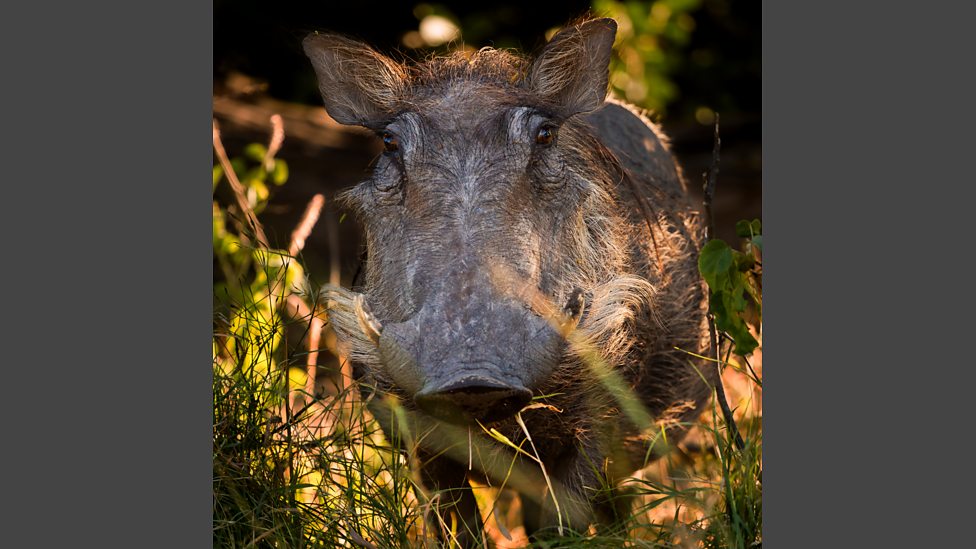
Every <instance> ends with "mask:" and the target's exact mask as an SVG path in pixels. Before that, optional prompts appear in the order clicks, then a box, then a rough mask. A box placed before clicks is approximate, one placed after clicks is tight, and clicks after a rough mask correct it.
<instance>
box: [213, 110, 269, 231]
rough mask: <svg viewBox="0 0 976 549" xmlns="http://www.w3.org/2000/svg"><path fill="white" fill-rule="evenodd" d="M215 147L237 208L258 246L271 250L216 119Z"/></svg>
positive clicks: (214, 128)
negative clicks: (232, 162) (225, 146)
mask: <svg viewBox="0 0 976 549" xmlns="http://www.w3.org/2000/svg"><path fill="white" fill-rule="evenodd" d="M213 146H214V151H215V152H216V153H217V158H218V159H219V160H220V165H221V166H222V167H223V168H224V175H225V176H227V181H228V182H229V183H230V188H231V189H233V191H234V198H235V199H237V207H238V208H240V209H241V213H242V214H244V218H245V219H247V224H248V225H250V226H251V230H252V231H254V237H255V238H256V239H257V241H258V245H259V246H261V247H263V248H265V249H267V248H269V247H270V246H268V237H266V236H265V235H264V227H262V226H261V222H260V221H258V218H257V216H256V215H254V210H252V209H251V205H250V204H248V202H247V193H246V192H245V191H244V186H243V185H241V181H240V179H238V178H237V173H235V172H234V167H233V166H231V164H230V159H229V158H227V151H225V150H224V144H223V142H221V140H220V128H219V127H218V126H217V120H216V119H214V121H213Z"/></svg>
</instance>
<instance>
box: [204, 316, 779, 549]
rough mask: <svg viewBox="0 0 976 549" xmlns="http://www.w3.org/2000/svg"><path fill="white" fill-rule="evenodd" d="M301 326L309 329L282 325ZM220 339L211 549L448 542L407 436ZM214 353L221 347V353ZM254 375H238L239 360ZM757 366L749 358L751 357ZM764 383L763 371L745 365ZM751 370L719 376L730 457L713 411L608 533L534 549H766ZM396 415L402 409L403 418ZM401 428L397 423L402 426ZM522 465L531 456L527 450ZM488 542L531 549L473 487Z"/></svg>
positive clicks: (647, 477)
mask: <svg viewBox="0 0 976 549" xmlns="http://www.w3.org/2000/svg"><path fill="white" fill-rule="evenodd" d="M276 322H281V323H282V325H281V327H280V329H281V330H286V329H287V328H288V327H289V326H288V324H289V323H291V324H292V325H293V326H292V327H294V325H298V326H299V327H300V326H301V325H303V324H304V325H307V324H308V322H307V320H306V319H296V320H287V321H286V320H283V319H281V318H276ZM250 337H251V336H249V335H247V336H242V335H236V336H234V335H230V334H226V333H225V334H222V335H221V336H219V337H218V338H217V339H218V340H219V341H224V342H226V341H227V340H228V339H236V341H235V344H234V345H231V346H230V347H233V348H234V349H236V356H233V357H229V356H219V355H220V353H218V354H217V356H215V360H214V378H213V380H214V381H213V383H214V385H213V394H214V417H213V421H214V433H213V434H214V440H213V443H214V447H213V452H214V455H213V459H214V465H213V472H214V478H213V502H214V509H213V524H214V527H213V532H214V538H213V544H214V546H215V547H413V546H417V547H420V546H423V547H439V546H441V544H440V543H439V542H438V541H437V540H436V536H435V535H434V532H435V531H436V528H437V525H438V524H441V525H443V526H445V527H446V528H447V529H448V530H450V529H451V517H450V516H447V517H444V516H438V515H437V514H436V513H435V512H433V511H432V509H433V505H432V502H433V501H436V500H437V499H439V498H443V497H447V496H448V494H438V493H429V492H427V491H426V490H425V489H424V487H423V486H422V484H421V482H420V480H419V477H418V475H417V474H416V472H415V471H414V469H412V468H411V467H410V462H411V455H412V452H410V451H407V452H405V453H403V452H399V451H396V450H394V449H393V447H394V445H397V446H399V445H403V446H406V447H407V448H408V450H409V448H410V447H412V445H415V444H416V436H417V435H418V433H414V438H413V439H408V440H405V441H392V442H393V443H394V444H391V441H388V440H386V438H385V437H384V435H383V433H382V431H381V430H380V429H379V425H378V423H377V421H376V420H375V419H373V417H372V416H371V415H370V413H369V412H368V411H367V409H366V408H365V407H364V406H363V403H362V402H360V401H359V398H358V395H357V394H356V393H355V391H356V389H355V387H354V386H349V387H347V388H345V389H344V390H343V391H342V392H338V393H334V394H328V395H325V396H321V397H320V398H316V399H310V398H308V395H307V393H306V391H305V380H304V379H294V378H296V377H297V376H294V375H292V376H288V375H287V373H288V372H289V371H291V372H292V373H293V374H294V372H295V369H294V368H290V366H294V365H297V364H304V362H305V359H306V353H307V351H295V352H293V353H292V356H290V357H283V358H282V359H281V360H279V361H278V363H277V364H276V367H274V368H269V367H266V365H262V364H255V363H254V362H253V357H257V356H261V354H260V353H251V352H248V347H249V346H255V345H257V346H260V345H262V344H264V343H265V342H263V341H261V340H260V339H259V338H258V339H248V338H250ZM223 347H224V348H226V347H228V346H227V345H225V344H224V345H223ZM248 357H251V358H252V362H251V363H248V362H247V358H248ZM754 358H755V357H754ZM750 366H751V370H752V371H757V372H759V375H761V365H760V366H757V365H755V364H752V365H750ZM751 377H752V373H751V372H750V371H749V370H745V369H744V370H743V372H741V373H740V372H739V371H736V370H735V369H734V368H728V369H727V371H726V374H725V378H726V383H727V385H728V387H729V398H730V400H731V401H732V405H733V407H734V408H736V417H737V421H738V424H739V429H740V431H741V433H742V436H743V438H744V440H745V441H746V444H745V447H744V448H743V449H741V450H739V449H737V448H736V447H735V445H734V443H733V440H732V437H731V436H730V434H729V431H728V429H726V428H725V425H724V424H723V422H722V416H721V412H720V411H719V410H718V408H717V406H712V407H711V408H710V411H707V412H706V413H705V414H704V415H703V416H702V418H701V420H700V421H699V422H697V423H696V424H695V425H694V427H693V428H692V429H691V431H690V433H689V435H688V437H687V438H686V439H685V440H684V441H683V442H682V443H680V444H678V445H676V446H675V449H674V450H673V451H672V452H671V453H670V454H669V455H667V456H666V457H665V458H662V459H661V460H659V462H656V463H652V464H651V465H650V466H649V467H648V468H646V469H645V470H644V471H642V472H641V473H640V474H639V475H637V476H636V477H635V478H633V479H631V480H629V481H628V482H627V487H628V490H629V492H630V493H631V494H632V495H633V497H634V500H635V502H634V507H633V512H632V514H631V515H630V516H629V517H627V518H626V520H625V521H624V523H623V525H622V528H621V529H619V530H618V531H615V532H599V533H597V532H596V531H595V530H593V529H591V530H589V531H586V532H573V531H571V530H569V529H567V530H566V531H565V532H564V535H563V536H557V537H552V538H549V539H546V540H545V541H541V542H538V543H535V544H533V545H531V546H532V547H552V548H555V547H623V546H628V547H704V548H713V547H714V548H718V547H735V548H739V547H743V548H745V547H757V546H759V541H760V540H761V539H762V534H761V529H762V483H761V478H762V428H761V410H760V406H761V404H760V401H759V398H756V396H757V395H760V394H761V387H760V386H759V385H757V383H756V381H760V382H761V378H758V379H756V380H753V379H752V378H751ZM401 410H402V409H401ZM404 421H406V420H405V419H404ZM523 450H525V451H528V452H531V448H523ZM475 493H476V497H477V499H478V501H479V506H480V508H481V510H482V514H483V516H484V517H485V519H486V520H485V524H486V528H485V541H488V542H489V544H492V545H493V546H496V547H525V546H528V543H527V540H526V538H525V532H524V530H523V529H522V527H521V517H520V512H521V505H520V501H519V499H518V497H517V496H516V495H514V494H513V493H511V492H508V491H505V490H499V489H498V488H492V487H487V486H480V485H475Z"/></svg>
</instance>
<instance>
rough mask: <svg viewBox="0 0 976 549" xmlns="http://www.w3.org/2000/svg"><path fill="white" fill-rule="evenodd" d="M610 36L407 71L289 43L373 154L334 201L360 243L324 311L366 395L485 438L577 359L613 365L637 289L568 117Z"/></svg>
mask: <svg viewBox="0 0 976 549" xmlns="http://www.w3.org/2000/svg"><path fill="white" fill-rule="evenodd" d="M615 31H616V24H615V23H614V22H613V21H612V20H609V19H598V20H592V21H588V22H586V23H583V24H581V25H578V26H574V27H570V28H568V29H565V30H563V31H562V32H560V33H559V34H557V35H556V36H555V37H554V38H553V39H552V40H551V41H550V42H549V44H547V45H546V47H545V48H544V49H543V50H542V51H541V53H540V54H539V55H538V56H537V57H536V58H535V59H534V60H533V61H531V62H530V61H526V60H523V59H522V58H520V57H517V56H515V55H513V54H510V53H507V52H503V51H498V50H492V49H484V50H481V51H479V52H477V53H456V54H453V55H452V56H449V57H442V58H436V59H433V60H430V61H428V62H426V63H424V64H420V65H409V66H408V65H403V64H400V63H397V62H395V61H393V60H391V59H389V58H387V57H385V56H383V55H381V54H379V53H377V52H376V51H374V50H372V49H370V48H369V47H368V46H366V45H364V44H361V43H359V42H356V41H353V40H349V39H347V38H343V37H340V36H335V35H328V34H316V35H312V36H309V37H308V38H307V39H306V40H305V42H304V47H305V52H306V53H307V55H308V56H309V58H310V59H311V60H312V63H313V65H314V67H315V71H316V73H317V75H318V81H319V86H320V90H321V92H322V96H323V98H324V101H325V106H326V109H327V111H328V113H329V114H330V115H331V116H332V117H333V118H335V119H336V120H337V121H338V122H340V123H342V124H353V125H361V126H365V127H366V128H369V129H371V130H373V131H375V132H376V135H377V136H378V137H379V138H380V139H381V140H382V142H383V145H384V152H383V153H382V155H381V156H380V157H379V158H378V159H377V161H376V164H375V167H374V168H373V171H372V175H371V176H370V177H369V178H368V179H366V180H365V181H363V182H362V183H360V184H359V185H358V186H356V187H355V188H353V189H351V190H350V191H347V192H346V193H344V195H343V196H342V200H343V201H344V202H345V203H346V204H347V205H348V206H350V207H351V208H352V209H354V211H355V212H356V214H357V215H358V217H359V218H360V219H361V221H362V222H363V225H364V228H365V236H366V246H367V254H368V263H367V265H366V268H365V271H364V273H365V278H364V286H363V288H362V292H361V293H354V292H351V291H348V290H342V289H335V290H334V291H333V293H332V295H331V300H332V302H331V313H330V315H331V319H332V322H333V325H334V327H335V329H336V331H337V334H338V335H339V337H340V340H341V341H342V342H343V343H344V344H345V345H346V348H347V349H348V352H349V354H350V358H352V359H353V361H354V362H355V363H357V364H358V365H359V366H358V368H359V375H361V376H364V377H365V378H366V380H367V382H368V383H372V384H374V385H375V386H377V387H378V388H380V389H381V390H382V391H384V392H393V393H397V394H399V395H401V396H402V397H404V399H405V400H406V401H407V402H411V401H412V402H413V403H415V404H416V405H417V406H418V407H419V408H420V409H422V410H424V411H426V412H427V413H429V414H430V415H433V416H435V417H438V418H440V419H444V420H447V421H453V422H458V423H464V422H470V421H472V420H479V421H482V422H486V421H489V422H490V421H496V420H500V419H504V418H506V417H509V416H512V415H514V414H515V413H516V412H518V411H519V410H520V409H521V408H522V407H524V406H525V405H526V404H528V403H529V401H530V400H531V398H532V396H533V393H539V392H542V391H544V389H545V387H546V386H547V385H549V384H551V382H552V380H553V379H555V378H558V376H559V375H566V374H565V373H562V372H563V370H565V369H566V368H568V366H567V365H568V364H571V363H572V362H573V361H574V360H577V361H578V356H577V355H579V354H580V348H583V347H587V346H589V348H591V349H595V350H596V352H597V354H598V355H600V356H603V357H604V358H611V357H612V356H613V355H614V354H619V353H623V352H625V351H626V348H627V346H628V345H629V342H630V336H629V335H628V333H627V326H628V325H629V320H630V319H632V318H633V315H634V314H635V312H636V310H637V308H638V307H640V305H641V303H644V302H645V301H646V298H647V296H648V295H649V293H650V292H651V288H650V285H649V283H647V282H646V281H645V280H644V279H642V278H640V277H636V276H632V275H628V274H626V273H628V272H630V271H629V270H628V269H627V262H628V255H627V250H626V247H627V235H626V234H625V232H626V230H627V229H626V227H628V225H627V224H626V223H624V222H622V221H621V217H620V216H621V215H622V213H621V212H619V211H617V208H616V207H615V206H614V204H615V201H614V197H613V193H614V189H615V185H616V183H617V182H618V181H619V179H620V177H621V171H620V168H619V165H618V164H617V162H616V161H615V160H614V159H613V158H612V155H610V154H609V152H608V151H607V150H606V149H605V148H604V147H603V146H602V145H600V143H599V142H598V141H597V140H596V139H595V138H594V136H593V134H592V130H591V128H590V127H589V126H588V125H587V124H586V123H585V121H584V120H582V117H581V116H578V115H581V114H583V113H587V112H591V111H594V110H595V109H597V108H599V107H600V106H601V105H603V102H604V99H605V97H606V90H607V78H608V74H607V73H608V70H607V67H608V62H609V56H610V51H611V45H612V43H613V39H614V33H615ZM569 341H574V342H576V343H573V344H570V343H569ZM577 364H578V362H577Z"/></svg>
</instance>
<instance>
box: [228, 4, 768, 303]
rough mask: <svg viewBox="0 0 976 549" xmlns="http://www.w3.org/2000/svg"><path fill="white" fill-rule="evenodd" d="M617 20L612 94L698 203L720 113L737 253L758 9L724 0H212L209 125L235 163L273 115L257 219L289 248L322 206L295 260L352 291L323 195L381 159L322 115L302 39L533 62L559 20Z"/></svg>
mask: <svg viewBox="0 0 976 549" xmlns="http://www.w3.org/2000/svg"><path fill="white" fill-rule="evenodd" d="M587 14H589V15H595V16H609V17H613V18H614V19H616V20H617V23H618V28H619V30H618V34H617V41H616V43H615V45H614V57H613V60H612V63H611V78H610V81H611V87H612V90H613V92H614V93H615V94H616V95H617V96H619V97H621V98H623V99H626V100H627V101H629V102H631V103H634V104H636V105H638V106H640V107H643V108H645V109H648V110H650V111H651V113H650V114H649V116H650V117H651V119H652V120H654V121H656V122H658V123H660V124H661V125H662V126H663V128H664V130H665V132H666V133H667V134H668V135H669V136H670V137H671V141H672V150H673V151H674V153H675V155H676V156H677V158H678V161H679V164H680V165H681V167H682V168H683V170H684V173H685V177H686V179H687V180H688V182H689V184H690V187H691V188H692V190H693V191H694V192H695V193H696V197H695V203H696V204H700V202H701V198H700V197H701V184H702V181H703V176H702V174H703V172H704V171H705V170H707V169H708V167H709V165H710V163H711V151H712V144H713V137H712V136H713V123H714V120H715V116H716V113H718V114H720V115H721V138H722V149H721V163H720V171H719V177H718V188H717V192H716V196H715V200H714V204H713V209H714V214H715V222H716V229H717V236H718V237H719V238H722V239H724V240H726V241H727V242H729V243H730V244H733V246H737V244H738V239H737V237H736V236H735V230H734V225H735V222H736V221H738V220H740V219H753V218H760V219H761V208H762V200H761V198H762V156H761V130H760V123H761V113H760V101H761V99H762V95H761V89H760V79H761V70H762V64H761V53H760V44H761V34H760V26H761V22H762V21H761V6H760V3H758V2H741V1H740V2H732V1H730V0H656V1H633V2H618V1H613V0H592V1H559V2H554V1H539V0H535V1H526V0H522V1H520V2H492V3H481V2H470V1H468V2H456V1H452V2H438V3H414V2H390V3H389V4H381V3H377V2H363V1H360V2H351V1H345V2H317V3H309V2H295V1H277V2H258V1H256V0H234V1H229V0H215V2H214V44H213V50H214V63H213V67H214V74H213V77H214V86H213V94H214V103H213V108H214V118H215V119H217V121H218V122H219V124H220V127H221V131H222V137H223V141H224V145H225V146H226V148H227V152H228V154H229V155H230V156H231V157H235V156H240V155H241V154H242V151H244V149H245V147H246V145H247V144H249V143H253V142H259V143H267V142H268V139H269V136H270V134H271V123H270V117H271V115H272V114H275V113H277V114H280V115H281V117H282V119H283V122H284V131H285V140H284V145H283V147H282V148H281V151H280V152H279V154H278V158H280V159H282V160H284V161H285V162H286V163H287V167H288V173H289V175H288V180H287V184H284V185H281V186H270V187H269V188H268V189H267V192H268V195H269V196H268V201H267V206H266V207H265V209H264V211H262V212H260V217H261V219H262V221H263V223H264V225H265V228H266V230H267V232H268V237H269V239H270V240H271V241H272V242H271V245H272V246H273V247H279V248H287V243H288V239H289V237H290V233H291V231H292V230H293V229H294V227H295V225H296V224H297V223H298V221H299V219H300V218H301V216H302V213H303V211H304V209H305V206H306V204H307V203H308V201H309V200H310V198H311V197H312V196H313V195H314V194H316V193H322V194H323V195H324V196H325V198H326V206H325V209H324V211H323V213H322V218H321V220H320V221H319V223H318V225H317V226H316V227H315V230H314V231H313V232H312V234H311V236H310V238H309V239H308V241H307V244H306V246H305V249H304V251H303V253H302V256H303V259H304V264H305V267H306V270H307V273H308V275H309V277H310V278H311V279H312V280H313V281H315V282H317V283H324V282H327V281H328V280H329V278H330V273H333V269H338V272H336V273H335V274H333V275H332V276H336V275H338V279H339V281H341V282H342V283H343V284H349V283H350V282H351V280H352V277H353V275H354V273H355V271H356V269H357V266H358V263H359V254H360V251H361V249H360V248H361V244H360V230H361V229H360V227H359V225H358V224H357V222H356V220H355V218H354V217H353V216H351V215H349V216H347V215H345V213H344V212H343V211H341V210H339V209H337V208H336V207H335V205H334V204H333V203H332V197H333V196H334V194H335V193H336V192H338V191H341V190H343V189H345V188H348V187H349V186H351V185H354V184H355V183H357V182H358V181H359V180H360V179H361V178H362V177H363V175H364V174H365V173H366V171H367V170H368V168H369V165H370V163H371V162H372V160H373V159H374V157H375V156H376V154H378V152H379V151H380V145H379V143H378V140H377V139H376V138H375V137H373V136H372V135H371V134H369V133H367V132H365V131H361V130H359V129H356V128H347V127H344V126H339V125H337V124H336V123H335V122H334V121H332V120H331V119H329V118H328V116H327V115H326V113H325V110H324V109H323V108H322V102H321V98H320V96H319V93H318V88H317V84H316V81H315V75H314V72H313V71H312V67H311V65H310V63H309V62H308V60H307V59H306V57H305V55H304V53H303V52H302V48H301V40H302V38H303V37H304V36H305V35H306V34H307V33H309V32H311V31H316V30H318V31H333V32H340V33H343V34H346V35H349V36H352V37H354V38H359V39H361V40H363V41H365V42H368V43H369V44H371V45H372V46H373V47H374V48H376V49H378V50H379V51H381V52H383V53H384V54H387V55H390V56H392V57H394V58H397V59H401V60H402V59H421V58H424V57H426V56H429V55H431V54H432V53H437V52H443V51H447V50H449V49H451V48H458V47H464V48H480V47H483V46H493V47H496V48H516V49H518V50H520V51H522V52H526V53H531V52H534V51H536V50H538V49H539V48H540V47H541V46H542V45H543V44H545V42H546V39H547V38H549V37H550V36H552V34H553V33H554V32H555V31H556V30H557V29H558V28H559V27H560V26H562V25H563V24H565V23H566V22H568V21H570V20H572V19H574V18H576V17H579V16H582V15H587Z"/></svg>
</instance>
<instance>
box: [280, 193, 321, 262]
mask: <svg viewBox="0 0 976 549" xmlns="http://www.w3.org/2000/svg"><path fill="white" fill-rule="evenodd" d="M324 204H325V197H324V196H322V195H321V194H316V195H315V196H313V197H312V200H310V201H309V202H308V206H306V207H305V213H304V214H302V220H301V221H300V222H299V223H298V226H297V227H295V230H294V231H292V233H291V244H290V245H289V246H288V254H289V255H291V256H292V257H294V256H296V255H298V252H300V251H302V249H303V248H304V247H305V240H306V239H308V235H310V234H311V233H312V228H313V227H315V223H317V222H318V220H319V214H320V213H321V212H322V206H323V205H324Z"/></svg>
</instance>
